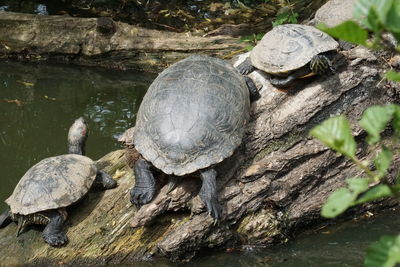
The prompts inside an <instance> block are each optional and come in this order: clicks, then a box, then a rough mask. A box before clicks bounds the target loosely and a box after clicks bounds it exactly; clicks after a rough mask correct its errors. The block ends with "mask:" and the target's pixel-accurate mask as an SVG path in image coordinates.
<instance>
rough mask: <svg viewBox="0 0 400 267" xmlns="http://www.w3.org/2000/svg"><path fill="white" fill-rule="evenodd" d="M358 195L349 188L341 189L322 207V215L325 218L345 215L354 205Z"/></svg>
mask: <svg viewBox="0 0 400 267" xmlns="http://www.w3.org/2000/svg"><path fill="white" fill-rule="evenodd" d="M356 197H357V196H356V195H355V194H354V193H352V192H350V190H349V189H347V188H339V189H338V190H336V191H335V192H333V193H332V194H331V195H330V196H329V197H328V200H327V201H326V202H325V204H324V205H323V206H322V209H321V215H322V216H323V217H325V218H334V217H336V216H338V215H339V214H341V213H343V212H344V211H345V210H347V209H348V208H349V207H351V205H352V204H353V201H354V200H355V199H356Z"/></svg>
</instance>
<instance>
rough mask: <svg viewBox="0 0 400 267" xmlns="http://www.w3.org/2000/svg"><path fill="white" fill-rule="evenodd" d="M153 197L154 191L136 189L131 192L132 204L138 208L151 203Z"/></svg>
mask: <svg viewBox="0 0 400 267" xmlns="http://www.w3.org/2000/svg"><path fill="white" fill-rule="evenodd" d="M146 189H147V188H146ZM153 197H154V190H145V188H138V187H134V188H132V190H131V203H132V204H133V205H135V206H136V207H138V208H139V207H141V206H143V205H145V204H147V203H149V202H150V201H151V200H152V199H153Z"/></svg>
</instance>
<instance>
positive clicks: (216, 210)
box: [206, 201, 221, 225]
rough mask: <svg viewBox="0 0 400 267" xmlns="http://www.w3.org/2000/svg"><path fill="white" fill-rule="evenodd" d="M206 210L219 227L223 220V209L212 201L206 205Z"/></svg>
mask: <svg viewBox="0 0 400 267" xmlns="http://www.w3.org/2000/svg"><path fill="white" fill-rule="evenodd" d="M206 208H207V211H208V214H209V215H210V216H211V217H212V218H213V220H214V225H217V224H218V223H219V221H220V219H221V207H220V206H219V205H218V203H217V202H214V203H212V202H211V201H208V203H206Z"/></svg>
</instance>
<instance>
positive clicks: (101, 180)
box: [95, 170, 118, 190]
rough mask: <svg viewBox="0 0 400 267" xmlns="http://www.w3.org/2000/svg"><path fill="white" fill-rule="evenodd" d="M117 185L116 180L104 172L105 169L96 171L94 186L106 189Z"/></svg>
mask: <svg viewBox="0 0 400 267" xmlns="http://www.w3.org/2000/svg"><path fill="white" fill-rule="evenodd" d="M117 185H118V184H117V182H116V181H115V180H114V179H113V178H111V176H110V175H108V173H106V172H105V171H102V170H100V171H98V172H97V175H96V179H95V187H96V188H101V189H104V190H107V189H112V188H115V187H117Z"/></svg>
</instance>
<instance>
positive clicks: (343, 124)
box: [310, 116, 356, 158]
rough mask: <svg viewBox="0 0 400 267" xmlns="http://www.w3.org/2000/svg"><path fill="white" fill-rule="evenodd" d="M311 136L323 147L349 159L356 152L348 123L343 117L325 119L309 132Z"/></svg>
mask: <svg viewBox="0 0 400 267" xmlns="http://www.w3.org/2000/svg"><path fill="white" fill-rule="evenodd" d="M310 133H311V135H313V136H314V137H316V138H317V139H319V140H320V141H321V142H322V143H324V145H326V146H327V147H329V148H332V149H334V150H336V151H338V152H339V153H341V154H343V155H346V156H348V157H350V158H352V157H354V155H355V152H356V142H355V141H354V138H353V136H352V135H351V130H350V123H349V122H348V121H347V119H346V118H345V117H344V116H337V117H333V118H330V119H327V120H326V121H324V122H323V123H322V124H320V125H318V126H316V127H314V128H313V129H312V130H311V132H310Z"/></svg>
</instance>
